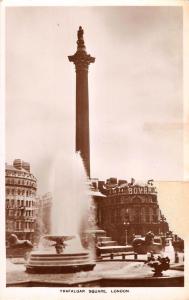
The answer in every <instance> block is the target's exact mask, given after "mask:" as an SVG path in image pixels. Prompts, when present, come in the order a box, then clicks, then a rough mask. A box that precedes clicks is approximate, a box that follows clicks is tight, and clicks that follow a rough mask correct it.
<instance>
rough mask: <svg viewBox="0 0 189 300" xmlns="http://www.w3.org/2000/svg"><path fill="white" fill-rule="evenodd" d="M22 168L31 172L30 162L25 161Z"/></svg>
mask: <svg viewBox="0 0 189 300" xmlns="http://www.w3.org/2000/svg"><path fill="white" fill-rule="evenodd" d="M22 168H23V169H25V170H26V171H28V172H30V164H29V163H28V162H25V161H23V162H22Z"/></svg>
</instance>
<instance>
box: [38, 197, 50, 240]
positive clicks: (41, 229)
mask: <svg viewBox="0 0 189 300" xmlns="http://www.w3.org/2000/svg"><path fill="white" fill-rule="evenodd" d="M37 200H38V201H37V230H36V237H37V236H38V239H39V237H40V236H41V235H43V234H50V232H51V210H52V194H51V193H50V192H48V193H45V194H44V195H42V196H38V197H37Z"/></svg>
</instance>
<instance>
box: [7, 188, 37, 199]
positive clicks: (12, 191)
mask: <svg viewBox="0 0 189 300" xmlns="http://www.w3.org/2000/svg"><path fill="white" fill-rule="evenodd" d="M6 194H7V195H10V194H11V195H22V196H27V197H29V196H30V197H32V196H35V192H34V191H33V190H26V189H22V190H21V189H6Z"/></svg>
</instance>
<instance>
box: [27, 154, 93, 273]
mask: <svg viewBox="0 0 189 300" xmlns="http://www.w3.org/2000/svg"><path fill="white" fill-rule="evenodd" d="M53 170H54V183H53V186H54V193H53V195H54V202H53V207H52V220H51V224H52V232H51V234H50V235H45V236H42V237H41V239H40V242H39V245H38V247H37V249H35V250H34V251H32V252H31V253H30V254H29V257H28V259H27V263H26V271H27V272H29V273H68V272H77V271H89V270H92V269H93V268H94V266H95V263H94V260H93V253H91V252H90V251H88V250H86V249H84V248H83V247H82V245H81V241H80V234H81V233H82V232H83V230H86V229H87V228H88V212H89V210H90V209H89V208H90V199H89V196H88V191H87V185H86V175H85V171H84V167H83V164H82V160H81V158H80V155H79V154H76V155H74V156H73V158H72V159H68V158H67V157H66V158H65V157H63V156H62V155H60V156H59V157H57V159H56V161H55V164H54V167H53Z"/></svg>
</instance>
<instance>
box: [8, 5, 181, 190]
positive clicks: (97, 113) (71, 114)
mask: <svg viewBox="0 0 189 300" xmlns="http://www.w3.org/2000/svg"><path fill="white" fill-rule="evenodd" d="M6 10H7V11H6V161H7V162H8V163H11V162H12V161H13V160H14V159H15V158H21V159H23V160H25V161H28V162H30V164H31V169H32V172H33V174H34V175H35V176H36V177H37V179H38V188H39V191H41V192H48V191H49V188H50V185H49V184H50V183H49V182H50V178H51V172H52V165H53V161H54V160H55V158H56V157H57V155H58V154H60V153H61V154H63V155H64V156H65V158H67V157H69V154H70V153H72V152H73V151H74V149H75V70H74V65H73V64H72V63H70V62H69V61H68V55H72V54H74V53H75V51H76V40H77V30H78V28H79V26H80V25H81V26H82V27H83V28H84V39H85V44H86V48H87V52H88V53H89V54H91V55H92V56H94V57H95V58H96V61H95V63H94V64H91V65H90V67H89V103H90V148H91V177H93V178H100V179H106V178H109V177H118V178H120V179H128V180H130V178H131V177H134V178H136V180H146V179H151V178H153V179H155V180H158V181H162V180H163V181H164V180H165V181H166V180H167V181H175V180H182V179H183V131H182V120H183V95H182V8H181V7H139V6H138V7H126V6H125V7H108V6H107V7H32V8H31V7H27V8H26V7H25V8H24V7H17V8H6ZM62 167H64V163H62Z"/></svg>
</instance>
